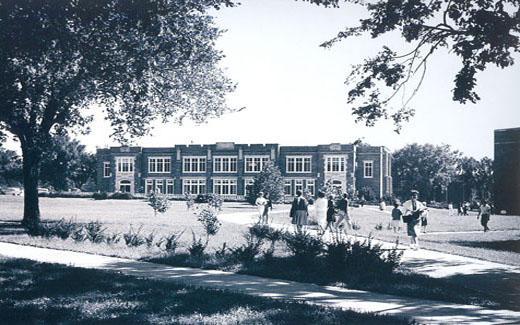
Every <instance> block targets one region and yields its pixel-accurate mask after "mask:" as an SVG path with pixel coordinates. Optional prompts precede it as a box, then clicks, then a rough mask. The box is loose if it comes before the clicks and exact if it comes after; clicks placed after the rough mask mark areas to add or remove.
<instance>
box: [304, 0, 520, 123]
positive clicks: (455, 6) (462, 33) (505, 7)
mask: <svg viewBox="0 0 520 325" xmlns="http://www.w3.org/2000/svg"><path fill="white" fill-rule="evenodd" d="M303 1H307V2H310V3H314V4H316V5H321V6H325V7H338V6H339V5H340V3H341V2H348V3H355V4H358V5H361V6H363V7H365V8H366V10H367V12H368V17H366V18H363V19H360V20H359V24H358V25H357V26H354V27H348V28H346V29H344V30H343V31H341V32H339V33H338V34H337V36H336V37H334V38H333V39H331V40H329V41H327V42H325V43H323V44H322V45H321V46H323V47H330V46H332V45H334V43H336V42H339V41H342V40H345V39H347V38H349V37H353V36H359V35H362V34H369V35H370V36H371V37H372V38H378V37H380V36H382V35H384V34H386V33H388V32H393V31H395V32H398V33H400V34H401V36H402V38H403V39H404V40H405V41H406V42H407V43H410V44H411V48H410V50H409V51H408V52H405V53H396V52H395V51H394V50H392V49H391V48H390V47H388V46H384V47H383V48H382V50H381V51H380V52H379V53H378V54H377V55H376V56H375V57H373V58H369V59H366V60H365V61H364V62H363V63H361V64H358V65H355V66H354V67H353V69H352V72H351V73H350V75H349V76H348V78H347V81H346V84H347V86H348V87H349V91H348V103H349V104H350V105H352V112H353V115H354V116H356V121H364V122H365V123H366V125H368V126H373V125H374V123H375V122H376V121H377V120H379V119H381V118H384V119H392V120H393V121H394V123H395V126H396V132H399V130H400V129H401V125H402V122H403V121H408V120H409V118H410V117H412V116H413V115H414V109H413V108H412V107H411V106H410V105H409V104H410V100H411V99H412V98H413V96H414V95H415V94H416V92H417V91H418V89H419V87H420V85H421V83H422V81H423V78H424V76H425V74H426V69H427V63H428V60H429V58H430V57H431V56H432V55H433V54H435V53H437V52H438V51H439V49H441V48H445V49H447V50H448V53H450V54H451V55H455V56H457V57H459V58H460V61H461V63H462V66H461V68H460V70H459V71H458V73H457V74H456V75H455V77H454V86H453V91H452V92H453V100H454V101H457V102H459V103H462V104H464V103H466V102H472V103H475V102H477V101H478V100H479V99H480V97H479V95H478V94H477V92H476V90H475V88H476V84H477V81H476V76H477V73H478V72H479V71H483V70H485V69H486V68H487V67H488V66H489V65H490V64H493V65H496V66H498V67H500V68H505V67H509V66H511V65H513V63H514V59H513V55H514V54H515V52H516V53H518V52H519V51H520V46H519V36H520V9H519V8H520V6H519V5H520V1H518V0H481V1H465V0H431V1H420V0H390V1H384V0H376V1H360V0H344V1H340V0H303ZM407 84H411V85H410V86H411V87H409V89H413V90H412V91H410V92H408V93H406V92H405V88H406V85H407ZM398 94H400V95H399V96H397V95H398ZM396 98H399V102H396V100H395V99H396ZM393 99H394V100H393Z"/></svg>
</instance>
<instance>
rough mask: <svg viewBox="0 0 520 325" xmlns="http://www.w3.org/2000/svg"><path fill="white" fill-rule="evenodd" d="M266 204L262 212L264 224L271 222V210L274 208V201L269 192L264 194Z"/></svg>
mask: <svg viewBox="0 0 520 325" xmlns="http://www.w3.org/2000/svg"><path fill="white" fill-rule="evenodd" d="M264 199H265V205H264V213H263V214H262V218H261V219H262V220H261V223H262V224H265V225H267V224H269V210H272V209H273V201H271V195H270V194H269V193H265V194H264Z"/></svg>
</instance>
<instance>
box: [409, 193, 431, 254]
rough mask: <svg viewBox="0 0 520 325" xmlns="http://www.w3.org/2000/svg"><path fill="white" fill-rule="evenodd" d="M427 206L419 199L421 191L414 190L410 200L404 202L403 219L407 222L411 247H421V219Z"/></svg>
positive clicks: (416, 248)
mask: <svg viewBox="0 0 520 325" xmlns="http://www.w3.org/2000/svg"><path fill="white" fill-rule="evenodd" d="M425 209H426V207H425V206H424V205H423V204H422V203H421V202H420V201H419V191H416V190H412V191H411V198H410V200H408V201H406V202H404V203H403V220H405V222H406V224H407V228H406V230H407V233H408V236H410V248H411V249H413V250H418V249H419V238H418V234H419V231H418V230H419V229H418V225H419V221H420V217H421V213H422V212H423V211H424V210H425Z"/></svg>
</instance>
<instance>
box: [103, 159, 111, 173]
mask: <svg viewBox="0 0 520 325" xmlns="http://www.w3.org/2000/svg"><path fill="white" fill-rule="evenodd" d="M110 176H112V171H111V170H110V161H104V162H103V177H110Z"/></svg>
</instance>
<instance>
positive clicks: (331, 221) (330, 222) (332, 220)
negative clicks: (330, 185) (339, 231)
mask: <svg viewBox="0 0 520 325" xmlns="http://www.w3.org/2000/svg"><path fill="white" fill-rule="evenodd" d="M335 225H336V207H335V206H334V197H333V196H332V195H329V197H328V199H327V225H326V226H325V232H327V230H328V231H329V232H330V233H332V232H333V231H335V230H336V228H335Z"/></svg>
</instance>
